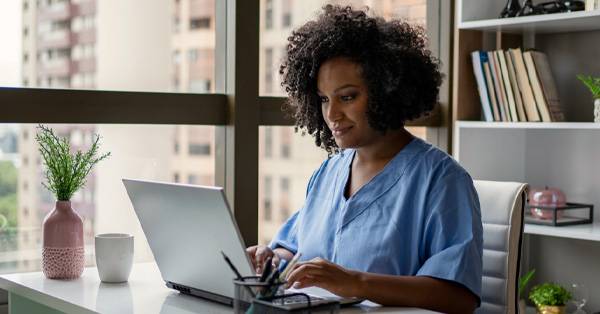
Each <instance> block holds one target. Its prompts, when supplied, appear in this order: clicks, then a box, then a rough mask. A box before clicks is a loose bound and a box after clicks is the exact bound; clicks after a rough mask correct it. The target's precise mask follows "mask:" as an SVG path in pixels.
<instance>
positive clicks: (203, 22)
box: [190, 17, 210, 30]
mask: <svg viewBox="0 0 600 314" xmlns="http://www.w3.org/2000/svg"><path fill="white" fill-rule="evenodd" d="M202 28H204V29H206V28H210V17H197V18H192V19H190V30H195V29H202Z"/></svg>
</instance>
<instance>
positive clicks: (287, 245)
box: [269, 211, 299, 254]
mask: <svg viewBox="0 0 600 314" xmlns="http://www.w3.org/2000/svg"><path fill="white" fill-rule="evenodd" d="M298 214H299V211H298V212H295V213H294V214H293V215H292V216H291V217H290V218H288V220H287V221H286V222H285V223H284V224H283V226H281V228H280V229H279V231H278V232H277V234H276V235H275V238H273V240H272V241H271V243H270V244H269V247H270V248H271V249H272V250H274V249H276V248H278V247H282V248H284V249H286V250H288V251H290V252H292V253H293V254H296V252H298V237H297V234H298V232H297V230H298V229H297V228H298V227H297V224H298Z"/></svg>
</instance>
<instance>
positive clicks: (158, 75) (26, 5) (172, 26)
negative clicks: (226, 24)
mask: <svg viewBox="0 0 600 314" xmlns="http://www.w3.org/2000/svg"><path fill="white" fill-rule="evenodd" d="M192 1H193V0H192ZM0 2H2V4H0V27H1V28H2V29H3V30H6V31H4V32H3V33H2V39H3V42H2V47H3V49H6V48H7V47H15V48H14V52H16V53H19V52H20V51H21V50H22V52H20V53H21V54H22V56H23V57H22V58H23V60H22V61H19V60H14V61H13V62H14V64H15V70H14V71H17V74H16V75H17V78H18V79H17V80H15V81H13V82H12V84H11V85H10V86H15V87H22V86H25V84H24V82H25V81H27V82H28V84H27V85H29V86H28V87H34V88H35V87H44V88H61V89H64V88H66V89H98V90H112V91H115V90H119V91H146V92H173V91H177V92H188V88H189V87H192V88H193V87H195V86H196V85H194V84H190V80H191V79H193V78H192V76H190V75H189V74H190V73H195V74H198V73H197V72H199V71H200V72H202V73H200V74H201V75H202V76H204V77H206V79H208V80H210V81H213V80H214V68H212V67H203V68H200V67H195V68H189V67H190V65H189V64H188V63H186V62H182V63H181V64H180V63H173V62H172V60H171V56H170V51H175V50H178V51H181V52H182V54H184V56H185V53H186V51H187V49H188V48H189V47H190V46H192V45H193V46H196V47H194V48H197V49H203V50H211V51H214V49H215V39H214V38H215V35H214V34H215V32H216V30H215V28H214V27H212V25H213V24H214V23H213V19H214V15H215V5H214V2H215V0H202V1H198V3H199V4H198V5H195V6H194V7H193V8H190V10H188V8H187V7H185V8H184V7H181V6H177V8H178V10H175V8H174V4H173V3H172V1H151V3H146V2H144V5H143V6H133V5H131V6H123V5H122V4H121V3H120V2H119V1H108V2H107V3H104V1H102V5H101V8H102V9H101V10H98V9H97V8H96V9H93V8H92V9H90V7H94V6H96V7H97V6H98V4H97V2H98V1H78V2H77V3H78V4H73V5H75V7H74V8H75V9H72V8H71V6H72V5H71V4H70V2H69V1H63V2H60V3H55V2H52V6H51V7H48V6H47V5H48V4H47V3H48V2H47V1H42V6H40V7H36V6H35V2H32V1H31V0H28V1H14V2H15V4H8V3H6V4H5V3H4V2H6V1H0ZM9 2H13V1H9ZM21 2H22V4H21ZM187 2H188V1H186V3H187ZM94 3H96V4H95V5H94ZM197 8H199V10H200V11H201V12H200V13H201V15H200V16H199V15H198V9H197ZM184 11H185V12H184ZM180 14H181V15H180ZM183 14H185V15H183ZM21 15H22V16H23V18H22V20H21V19H19V20H16V19H15V22H12V20H13V18H12V16H15V17H20V16H21ZM9 17H10V18H9ZM182 19H185V20H182ZM180 24H181V25H180ZM197 30H203V34H201V35H202V38H198V37H194V36H191V34H190V32H194V33H197ZM10 32H12V35H11V36H10V37H7V36H6V34H8V33H10ZM99 34H110V36H106V37H102V40H98V39H99ZM196 35H200V34H196ZM12 37H14V38H12ZM21 42H22V44H21ZM10 49H12V48H10ZM60 49H63V50H65V51H69V52H72V53H71V54H65V55H60V58H61V61H60V62H55V60H56V57H57V56H56V55H54V54H55V52H54V51H56V50H60ZM38 51H40V52H42V54H41V56H40V59H37V58H36V57H35V56H36V53H37V52H38ZM3 55H4V54H0V58H3ZM25 55H28V58H27V59H26V58H25V57H24V56H25ZM203 56H208V55H198V56H197V58H202V57H203ZM197 58H195V59H194V61H193V63H198V61H199V60H196V59H197ZM183 61H185V60H183ZM3 62H4V61H0V68H2V69H3V70H2V72H4V73H2V75H1V76H5V75H6V74H5V73H6V72H5V71H6V70H5V68H4V67H2V63H3ZM209 62H210V63H211V64H212V63H213V62H214V60H209ZM24 63H27V64H28V68H23V70H22V71H20V68H21V66H22V65H23V64H24ZM148 65H152V66H148ZM176 65H180V67H182V69H180V71H179V73H180V74H179V76H178V77H177V80H174V79H173V73H174V72H175V71H174V69H173V68H174V67H175V66H176ZM81 73H86V75H87V76H88V77H86V78H83V79H82V77H81V76H79V77H77V76H78V75H81ZM38 77H43V78H42V79H40V80H39V81H38V80H37V78H38ZM176 82H177V83H178V84H176ZM175 85H177V86H175ZM0 86H9V85H7V84H6V83H4V81H3V80H0ZM206 86H207V83H206V82H204V83H203V88H201V89H196V90H195V91H196V92H202V93H210V92H214V91H213V90H212V87H213V86H210V88H208V89H207V88H206Z"/></svg>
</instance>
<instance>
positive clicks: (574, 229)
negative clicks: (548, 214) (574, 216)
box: [524, 222, 600, 241]
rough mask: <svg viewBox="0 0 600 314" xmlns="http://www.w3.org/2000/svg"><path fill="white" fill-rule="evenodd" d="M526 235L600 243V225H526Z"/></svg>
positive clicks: (597, 223) (596, 223)
mask: <svg viewBox="0 0 600 314" xmlns="http://www.w3.org/2000/svg"><path fill="white" fill-rule="evenodd" d="M524 232H525V233H526V234H537V235H543V236H550V237H559V238H568V239H578V240H589V241H600V223H599V222H595V223H593V224H585V225H576V226H563V227H552V226H544V225H534V224H525V230H524Z"/></svg>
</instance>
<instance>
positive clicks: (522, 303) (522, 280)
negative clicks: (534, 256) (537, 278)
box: [518, 269, 535, 313]
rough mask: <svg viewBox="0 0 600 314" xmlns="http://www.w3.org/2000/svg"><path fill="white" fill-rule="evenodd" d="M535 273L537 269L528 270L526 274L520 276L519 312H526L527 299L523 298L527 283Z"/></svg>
mask: <svg viewBox="0 0 600 314" xmlns="http://www.w3.org/2000/svg"><path fill="white" fill-rule="evenodd" d="M534 274H535V269H532V270H530V271H529V272H527V274H525V276H523V277H521V278H519V291H518V293H519V313H525V300H524V299H523V292H524V291H525V287H527V284H528V283H529V281H530V280H531V278H533V275H534Z"/></svg>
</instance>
